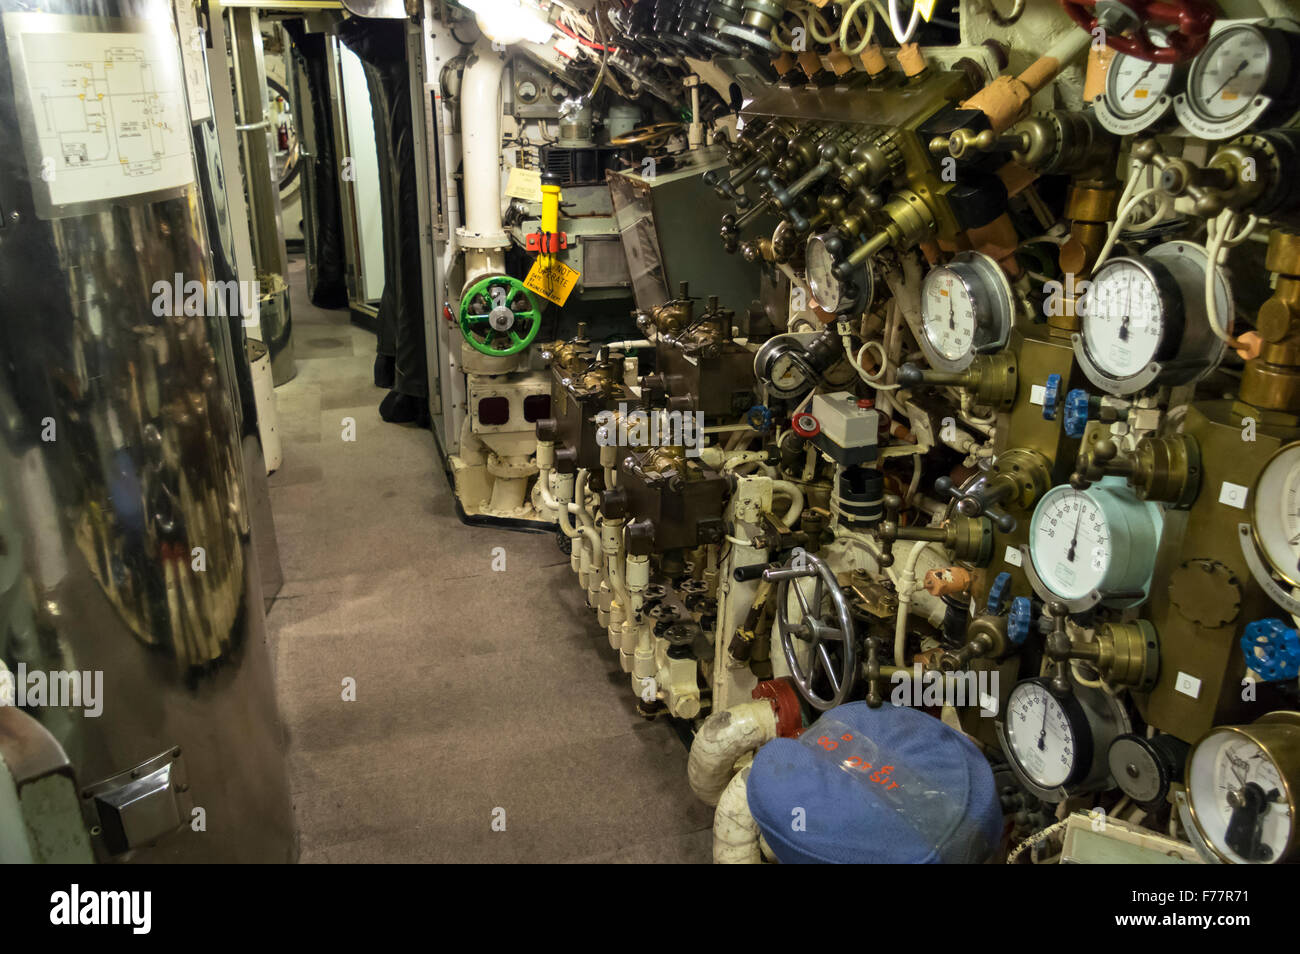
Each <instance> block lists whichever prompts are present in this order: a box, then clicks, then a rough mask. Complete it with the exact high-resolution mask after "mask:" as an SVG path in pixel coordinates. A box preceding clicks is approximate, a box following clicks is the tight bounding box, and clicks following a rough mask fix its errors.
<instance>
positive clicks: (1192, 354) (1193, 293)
mask: <svg viewBox="0 0 1300 954" xmlns="http://www.w3.org/2000/svg"><path fill="white" fill-rule="evenodd" d="M1209 267H1210V261H1209V256H1208V255H1207V254H1206V251H1205V249H1204V248H1202V247H1201V246H1199V245H1196V244H1193V243H1191V242H1166V243H1165V244H1163V245H1160V246H1157V247H1156V248H1153V249H1151V251H1149V252H1147V253H1146V254H1145V255H1143V256H1141V257H1140V258H1112V259H1108V260H1107V261H1106V263H1105V264H1104V265H1102V267H1101V268H1099V269H1098V270H1097V273H1096V274H1095V275H1094V276H1093V277H1092V280H1091V281H1090V283H1089V285H1088V288H1087V290H1086V291H1085V293H1084V295H1083V297H1082V300H1081V301H1080V303H1079V312H1080V315H1081V320H1080V326H1079V331H1078V332H1077V333H1076V334H1074V335H1072V336H1071V337H1072V340H1073V342H1074V354H1075V357H1076V358H1077V359H1078V361H1079V367H1080V368H1081V369H1082V370H1083V373H1084V374H1085V375H1087V377H1088V380H1090V381H1092V383H1093V384H1095V385H1097V387H1099V388H1101V389H1102V390H1103V391H1106V392H1107V393H1109V394H1114V395H1120V396H1126V395H1130V394H1136V393H1138V392H1140V391H1143V390H1146V389H1147V388H1152V387H1157V386H1166V385H1168V386H1172V385H1176V384H1187V383H1190V382H1192V381H1195V380H1198V379H1200V378H1202V377H1204V376H1205V375H1207V374H1209V373H1210V372H1211V371H1213V370H1214V367H1215V365H1217V364H1218V363H1219V361H1220V360H1222V358H1223V355H1224V352H1225V348H1226V345H1225V344H1224V342H1223V340H1222V339H1220V338H1219V337H1218V336H1217V335H1215V334H1214V332H1213V331H1212V330H1211V328H1210V325H1209V321H1210V319H1209V317H1208V315H1207V312H1206V308H1205V271H1206V269H1208V268H1209ZM1214 296H1215V307H1216V310H1217V311H1218V316H1219V317H1218V320H1219V323H1220V325H1221V326H1223V327H1226V326H1227V323H1228V322H1230V321H1231V316H1232V294H1231V291H1230V289H1229V288H1228V283H1227V280H1226V278H1224V275H1223V271H1222V269H1216V272H1215V283H1214Z"/></svg>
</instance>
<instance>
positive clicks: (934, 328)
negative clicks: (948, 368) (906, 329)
mask: <svg viewBox="0 0 1300 954" xmlns="http://www.w3.org/2000/svg"><path fill="white" fill-rule="evenodd" d="M921 318H922V321H924V323H925V325H924V326H925V336H926V337H927V338H929V339H930V344H932V345H933V346H934V349H935V350H936V351H938V352H939V353H940V354H941V355H943V356H944V357H945V358H947V359H948V360H949V361H956V360H957V359H958V358H961V357H962V356H963V355H965V354H966V353H967V352H969V351H970V350H971V344H972V342H973V341H974V340H975V323H976V318H975V297H974V295H973V294H972V293H971V290H970V289H969V288H968V287H967V286H966V284H965V283H964V282H963V281H962V280H961V277H960V276H959V275H958V274H957V273H956V272H954V271H953V270H952V269H951V268H936V269H934V271H932V272H930V274H929V275H927V276H926V279H925V285H924V287H923V288H922V291H921Z"/></svg>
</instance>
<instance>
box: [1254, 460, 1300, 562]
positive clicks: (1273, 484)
mask: <svg viewBox="0 0 1300 954" xmlns="http://www.w3.org/2000/svg"><path fill="white" fill-rule="evenodd" d="M1250 508H1251V524H1252V527H1253V530H1254V534H1255V542H1256V543H1258V544H1259V548H1260V550H1261V551H1262V552H1263V555H1264V558H1265V559H1266V560H1267V561H1268V564H1269V566H1270V567H1271V568H1272V569H1273V571H1274V572H1276V573H1277V574H1278V576H1280V577H1282V578H1283V579H1284V580H1286V581H1287V582H1288V583H1291V584H1292V585H1293V586H1300V442H1297V443H1294V444H1287V445H1286V446H1285V447H1282V448H1281V449H1279V450H1278V451H1277V452H1276V453H1275V454H1274V455H1273V456H1272V457H1271V458H1270V459H1269V460H1268V462H1267V463H1265V464H1264V467H1263V469H1261V470H1260V472H1259V477H1258V478H1256V481H1255V487H1254V489H1253V490H1252V491H1251V494H1250Z"/></svg>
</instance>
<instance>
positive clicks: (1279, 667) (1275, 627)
mask: <svg viewBox="0 0 1300 954" xmlns="http://www.w3.org/2000/svg"><path fill="white" fill-rule="evenodd" d="M1241 651H1242V652H1243V653H1245V654H1246V665H1247V667H1249V668H1250V669H1253V670H1254V671H1255V672H1257V673H1259V675H1260V677H1261V678H1262V679H1263V680H1264V681H1265V682H1285V681H1287V680H1291V679H1295V678H1296V677H1297V676H1300V634H1297V633H1296V631H1295V629H1293V628H1292V627H1290V626H1287V625H1286V623H1284V622H1282V621H1281V620H1280V619H1257V620H1255V622H1253V623H1249V624H1248V625H1247V626H1246V632H1245V633H1244V634H1243V635H1242V637H1241Z"/></svg>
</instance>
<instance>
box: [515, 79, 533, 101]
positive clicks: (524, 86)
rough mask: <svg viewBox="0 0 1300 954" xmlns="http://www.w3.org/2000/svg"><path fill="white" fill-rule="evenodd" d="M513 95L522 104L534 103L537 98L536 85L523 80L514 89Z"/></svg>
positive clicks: (530, 81)
mask: <svg viewBox="0 0 1300 954" xmlns="http://www.w3.org/2000/svg"><path fill="white" fill-rule="evenodd" d="M515 94H516V95H517V96H518V97H519V99H520V100H521V101H522V102H525V103H531V102H535V101H536V99H537V96H538V89H537V84H536V83H534V82H533V81H532V80H529V79H526V80H523V81H522V82H520V84H519V85H518V86H517V87H515Z"/></svg>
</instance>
